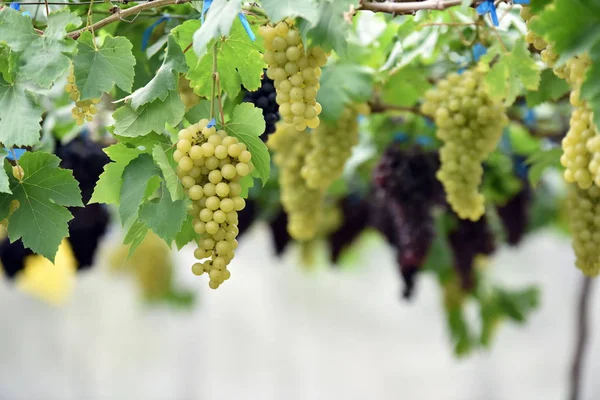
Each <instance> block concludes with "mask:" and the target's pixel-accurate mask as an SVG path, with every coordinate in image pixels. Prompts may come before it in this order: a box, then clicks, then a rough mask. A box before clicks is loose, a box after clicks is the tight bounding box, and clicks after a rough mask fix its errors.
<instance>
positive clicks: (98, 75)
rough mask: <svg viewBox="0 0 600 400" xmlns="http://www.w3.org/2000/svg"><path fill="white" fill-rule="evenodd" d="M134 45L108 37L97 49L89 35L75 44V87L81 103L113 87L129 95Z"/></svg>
mask: <svg viewBox="0 0 600 400" xmlns="http://www.w3.org/2000/svg"><path fill="white" fill-rule="evenodd" d="M132 47H133V45H132V44H131V42H130V41H129V39H127V38H125V37H111V36H107V37H106V38H105V39H104V43H103V44H102V46H100V47H99V48H96V46H95V45H94V38H93V36H92V34H91V33H90V32H89V31H86V32H83V33H82V34H81V36H80V37H79V39H78V40H77V55H76V56H75V57H74V58H73V65H74V67H75V83H76V84H77V88H78V89H79V92H80V94H81V99H82V100H85V99H97V98H99V97H100V96H102V93H104V92H109V91H110V90H112V88H113V87H114V85H115V84H116V85H117V86H118V87H119V88H121V90H124V91H125V92H128V93H129V92H131V88H132V86H133V76H134V67H135V57H134V56H133V53H132V52H131V49H132Z"/></svg>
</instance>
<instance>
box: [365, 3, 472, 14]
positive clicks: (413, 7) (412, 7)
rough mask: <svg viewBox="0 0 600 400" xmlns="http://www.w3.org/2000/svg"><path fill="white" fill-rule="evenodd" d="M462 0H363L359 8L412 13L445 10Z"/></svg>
mask: <svg viewBox="0 0 600 400" xmlns="http://www.w3.org/2000/svg"><path fill="white" fill-rule="evenodd" d="M462 2H463V1H462V0H425V1H410V2H401V3H393V2H389V1H388V2H384V3H372V2H366V1H363V2H362V3H361V5H360V6H359V10H369V11H374V12H385V13H390V14H412V13H413V12H415V11H419V10H445V9H447V8H450V7H455V6H460V5H461V4H462ZM478 3H481V0H475V1H473V4H472V5H475V4H478Z"/></svg>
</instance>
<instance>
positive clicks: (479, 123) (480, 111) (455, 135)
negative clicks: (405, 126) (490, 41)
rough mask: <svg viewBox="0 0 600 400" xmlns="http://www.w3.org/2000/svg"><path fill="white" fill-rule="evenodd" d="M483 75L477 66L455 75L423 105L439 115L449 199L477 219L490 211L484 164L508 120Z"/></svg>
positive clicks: (443, 173)
mask: <svg viewBox="0 0 600 400" xmlns="http://www.w3.org/2000/svg"><path fill="white" fill-rule="evenodd" d="M483 78H484V75H483V74H482V73H480V72H478V71H476V70H469V71H465V72H464V73H463V74H461V75H459V74H457V73H452V74H450V75H449V76H448V77H447V78H446V79H443V80H441V81H439V82H438V84H437V86H436V87H435V88H434V89H431V90H429V91H427V93H426V94H425V102H424V103H423V105H422V107H421V109H422V111H423V113H424V114H425V115H428V116H430V117H432V118H434V119H435V124H436V125H437V132H436V135H437V136H438V137H439V138H440V139H441V140H442V141H443V142H444V144H443V146H442V148H441V149H440V160H441V168H440V169H439V171H438V173H437V177H438V179H439V180H440V181H441V182H442V184H443V185H444V189H445V191H446V196H447V199H448V203H449V204H450V206H452V209H453V210H454V211H455V212H456V213H457V214H458V216H459V217H460V218H462V219H470V220H472V221H476V220H477V219H479V218H480V217H481V216H482V215H483V213H484V197H483V195H482V194H481V193H479V185H480V184H481V181H482V177H483V168H482V166H481V164H482V162H483V161H485V159H486V158H487V157H488V155H489V154H490V153H491V152H492V151H493V150H494V148H495V147H496V145H497V144H498V142H499V140H500V137H501V136H502V130H503V128H504V127H505V126H506V125H507V124H508V117H507V116H506V113H505V107H504V106H503V105H502V102H501V101H497V100H494V99H492V98H491V97H490V96H489V95H488V93H487V89H486V88H485V85H484V82H483Z"/></svg>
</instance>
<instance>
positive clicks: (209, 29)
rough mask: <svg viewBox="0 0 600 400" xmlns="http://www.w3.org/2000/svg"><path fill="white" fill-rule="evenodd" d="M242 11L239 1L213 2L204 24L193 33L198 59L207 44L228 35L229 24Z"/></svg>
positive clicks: (217, 0)
mask: <svg viewBox="0 0 600 400" xmlns="http://www.w3.org/2000/svg"><path fill="white" fill-rule="evenodd" d="M241 10H242V1H241V0H214V1H213V2H212V4H211V6H210V8H209V9H208V12H207V13H206V18H205V20H204V24H203V25H202V27H200V29H198V30H197V31H196V32H195V33H194V52H195V53H196V55H197V56H198V57H202V56H203V55H204V54H206V46H208V43H209V42H210V41H211V40H213V39H216V38H218V37H220V36H224V35H227V34H229V30H230V29H231V24H233V21H235V19H236V18H237V15H238V13H239V12H240V11H241Z"/></svg>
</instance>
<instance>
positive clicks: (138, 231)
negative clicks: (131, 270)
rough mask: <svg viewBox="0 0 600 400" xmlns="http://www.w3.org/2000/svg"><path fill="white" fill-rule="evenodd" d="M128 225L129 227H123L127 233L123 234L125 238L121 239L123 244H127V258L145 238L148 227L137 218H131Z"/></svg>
mask: <svg viewBox="0 0 600 400" xmlns="http://www.w3.org/2000/svg"><path fill="white" fill-rule="evenodd" d="M128 225H129V229H127V227H125V228H126V229H125V230H126V231H127V233H126V234H125V238H124V239H123V244H128V245H130V246H129V252H128V254H127V258H129V257H131V256H132V255H133V253H135V249H137V248H138V246H139V245H140V244H142V242H143V241H144V239H145V238H146V235H147V234H148V227H147V226H146V225H144V223H143V222H142V221H140V220H139V219H132V220H131V222H130V224H128Z"/></svg>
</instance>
